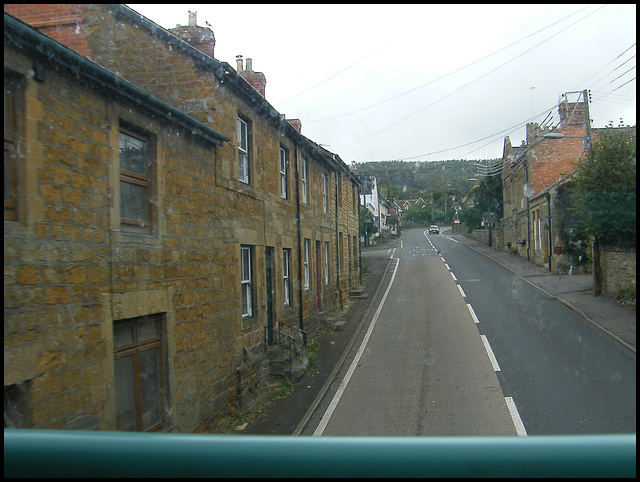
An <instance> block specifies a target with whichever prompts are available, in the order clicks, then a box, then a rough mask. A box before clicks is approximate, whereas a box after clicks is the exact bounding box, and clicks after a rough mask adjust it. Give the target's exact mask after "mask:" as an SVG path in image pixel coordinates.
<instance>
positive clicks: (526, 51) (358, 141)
mask: <svg viewBox="0 0 640 482" xmlns="http://www.w3.org/2000/svg"><path fill="white" fill-rule="evenodd" d="M604 7H605V6H602V7H600V8H598V9H597V10H595V11H593V12H591V13H589V14H588V15H586V16H584V17H582V18H581V19H578V20H576V21H575V22H574V23H572V24H571V25H569V26H568V27H565V28H563V29H562V30H560V31H558V32H556V33H554V34H553V35H551V36H550V37H547V38H546V39H544V40H543V41H542V42H539V43H537V44H536V45H534V46H533V47H531V48H529V49H527V50H525V51H524V52H522V53H520V54H518V55H516V56H515V57H514V58H512V59H510V60H508V61H507V62H505V63H503V64H501V65H499V66H498V67H496V68H494V69H492V70H490V71H489V72H486V73H484V74H482V75H481V76H480V77H478V78H476V79H474V80H472V81H471V82H469V83H467V84H465V85H463V86H462V87H459V88H458V89H456V90H454V91H452V92H450V93H449V94H447V95H445V96H444V97H441V98H440V99H438V100H436V101H435V102H433V103H431V104H429V105H427V106H426V107H423V108H422V109H419V110H417V111H416V112H414V113H412V114H409V115H408V116H406V117H403V118H402V119H400V120H398V121H396V122H394V123H393V124H390V125H388V126H386V127H384V128H382V129H380V130H378V131H376V132H374V133H372V134H369V135H368V136H366V137H363V138H362V139H359V140H357V141H355V142H352V143H351V144H349V145H346V146H343V147H341V148H340V149H338V150H342V149H347V148H349V147H351V146H354V145H356V144H359V143H360V142H362V141H364V140H366V139H369V138H370V137H373V136H375V135H377V134H380V133H381V132H383V131H385V130H387V129H389V128H391V127H393V126H395V125H398V124H400V123H401V122H404V121H405V120H407V119H409V118H410V117H413V116H414V115H417V114H419V113H420V112H422V111H424V110H426V109H428V108H430V107H433V106H434V105H435V104H437V103H438V102H441V101H443V100H444V99H446V98H447V97H450V96H451V95H453V94H455V93H456V92H458V91H460V90H462V89H464V88H466V87H468V86H469V85H471V84H473V83H474V82H477V81H478V80H480V79H482V78H484V77H486V76H488V75H490V74H492V73H493V72H495V71H496V70H499V69H501V68H502V67H504V66H505V65H507V64H509V63H511V62H513V61H514V60H515V59H517V58H519V57H522V56H523V55H525V54H526V53H528V52H530V51H531V50H533V49H535V48H537V47H539V46H540V45H542V44H543V43H545V42H547V41H549V40H550V39H552V38H553V37H555V36H557V35H559V34H561V33H562V32H564V31H566V30H568V29H570V28H571V27H573V26H574V25H576V24H577V23H579V22H582V21H583V20H585V19H586V18H588V17H590V16H591V15H593V14H595V13H596V12H598V11H600V10H601V9H602V8H604Z"/></svg>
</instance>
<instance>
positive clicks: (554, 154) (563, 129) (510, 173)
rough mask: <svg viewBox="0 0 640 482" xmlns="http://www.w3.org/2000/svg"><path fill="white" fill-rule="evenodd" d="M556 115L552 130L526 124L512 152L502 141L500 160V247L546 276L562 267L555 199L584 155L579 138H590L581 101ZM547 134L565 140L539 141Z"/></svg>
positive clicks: (567, 104)
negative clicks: (521, 139)
mask: <svg viewBox="0 0 640 482" xmlns="http://www.w3.org/2000/svg"><path fill="white" fill-rule="evenodd" d="M581 95H584V93H581ZM558 111H559V114H560V124H559V126H558V127H557V128H556V129H544V128H541V127H540V126H538V125H537V124H527V130H526V143H524V144H523V145H522V146H518V147H513V146H512V145H511V142H510V140H509V138H508V137H506V138H505V142H504V151H503V159H502V162H503V166H502V183H503V202H504V219H503V220H502V227H503V229H504V242H505V243H506V245H507V247H508V249H510V250H511V251H512V252H513V253H517V254H518V255H519V256H522V257H524V258H527V259H528V260H530V261H532V262H534V263H536V264H539V265H541V266H545V267H546V268H548V269H549V270H550V271H558V270H561V269H564V266H565V265H566V264H567V259H566V257H565V256H563V254H564V246H565V238H564V233H563V232H562V230H561V229H560V226H559V218H560V216H558V214H559V213H558V211H557V209H560V208H559V202H560V201H559V197H558V196H559V195H560V193H561V191H562V186H563V183H564V181H565V176H566V175H567V174H569V173H570V172H572V171H573V169H574V166H573V163H575V162H576V161H577V160H578V159H579V158H581V157H585V156H586V155H587V151H586V148H585V143H584V137H587V136H591V138H592V142H593V141H594V140H595V138H596V132H593V131H595V129H591V127H590V122H589V123H587V119H588V116H589V112H588V105H587V104H586V103H585V102H584V101H579V102H565V101H563V102H560V104H559V106H558ZM550 133H552V134H563V135H564V136H565V137H563V138H555V139H554V138H550V137H545V135H547V134H550Z"/></svg>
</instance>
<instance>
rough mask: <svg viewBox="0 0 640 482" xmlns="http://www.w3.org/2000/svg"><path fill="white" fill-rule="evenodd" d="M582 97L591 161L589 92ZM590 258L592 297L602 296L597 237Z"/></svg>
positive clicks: (588, 154)
mask: <svg viewBox="0 0 640 482" xmlns="http://www.w3.org/2000/svg"><path fill="white" fill-rule="evenodd" d="M582 97H583V99H584V115H585V121H586V136H585V139H586V144H587V145H586V146H585V147H586V148H587V159H588V160H589V161H592V160H593V139H592V138H591V116H590V115H589V92H588V91H587V89H585V90H583V91H582ZM592 258H593V295H594V296H600V295H601V294H602V265H601V263H600V238H599V237H598V236H594V237H593V245H592Z"/></svg>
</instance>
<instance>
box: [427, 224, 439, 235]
mask: <svg viewBox="0 0 640 482" xmlns="http://www.w3.org/2000/svg"><path fill="white" fill-rule="evenodd" d="M429 234H440V228H439V227H438V226H436V225H435V224H432V225H431V226H429Z"/></svg>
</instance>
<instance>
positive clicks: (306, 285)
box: [303, 239, 311, 290]
mask: <svg viewBox="0 0 640 482" xmlns="http://www.w3.org/2000/svg"><path fill="white" fill-rule="evenodd" d="M310 245H311V241H310V240H308V239H305V240H304V253H303V255H304V289H305V290H308V289H309V288H310V285H311V282H310V267H309V250H310V249H311V248H310Z"/></svg>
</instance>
